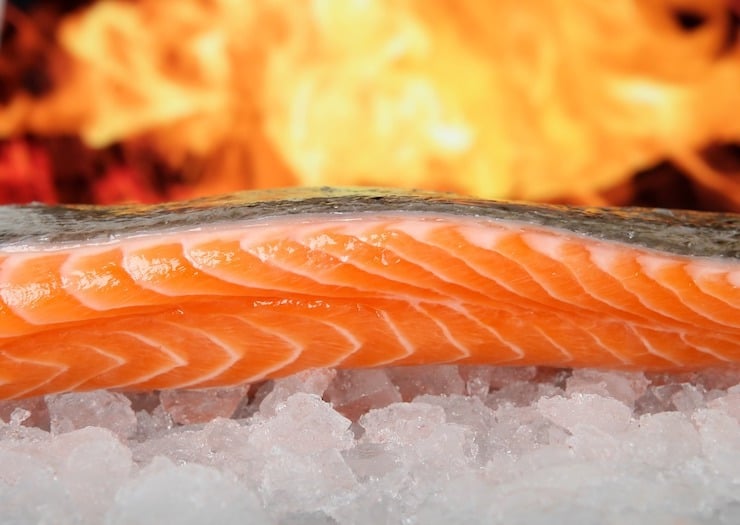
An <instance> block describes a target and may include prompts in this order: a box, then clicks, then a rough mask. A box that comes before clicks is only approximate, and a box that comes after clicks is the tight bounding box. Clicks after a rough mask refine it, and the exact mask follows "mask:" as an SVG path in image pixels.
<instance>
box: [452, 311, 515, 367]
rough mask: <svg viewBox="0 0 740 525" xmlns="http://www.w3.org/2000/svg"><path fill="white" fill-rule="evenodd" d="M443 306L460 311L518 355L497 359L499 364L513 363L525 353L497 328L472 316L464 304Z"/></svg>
mask: <svg viewBox="0 0 740 525" xmlns="http://www.w3.org/2000/svg"><path fill="white" fill-rule="evenodd" d="M445 306H448V307H449V308H452V309H453V310H455V311H456V312H458V313H460V314H461V315H463V316H465V317H467V318H468V319H470V320H471V321H473V322H474V323H475V324H477V325H478V326H480V327H482V328H483V329H484V330H486V331H487V332H489V333H490V334H491V335H493V336H494V337H495V338H496V339H498V340H499V342H500V343H501V344H502V345H504V346H505V347H507V348H509V349H510V350H511V351H512V352H514V353H515V354H516V355H517V356H518V357H515V358H513V359H506V360H504V361H498V363H499V364H502V363H513V362H516V361H519V360H521V359H522V358H524V356H525V355H526V354H525V352H524V350H522V349H521V348H520V347H519V346H517V345H515V344H514V343H512V342H511V341H507V340H506V339H505V338H504V337H503V336H502V335H501V334H500V333H499V332H498V330H496V329H495V328H493V327H492V326H489V325H487V324H485V323H484V322H483V321H481V320H480V319H478V318H477V317H476V316H474V315H473V314H471V313H470V312H469V311H468V310H467V308H465V307H464V306H462V305H445Z"/></svg>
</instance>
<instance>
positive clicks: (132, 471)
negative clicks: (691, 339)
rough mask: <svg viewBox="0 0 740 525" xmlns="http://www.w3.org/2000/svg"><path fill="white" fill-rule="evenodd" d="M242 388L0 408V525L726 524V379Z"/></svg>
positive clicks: (317, 377) (413, 380)
mask: <svg viewBox="0 0 740 525" xmlns="http://www.w3.org/2000/svg"><path fill="white" fill-rule="evenodd" d="M246 391H247V389H244V388H234V389H231V390H224V389H217V390H210V391H201V392H200V395H197V396H194V395H191V394H192V392H188V391H169V392H167V396H166V397H167V402H166V403H163V399H164V397H163V398H162V400H160V399H159V397H158V395H157V393H147V394H126V395H121V394H111V393H109V392H103V391H98V392H88V393H75V394H59V395H53V396H47V397H46V398H34V399H26V400H18V401H6V402H0V418H2V420H3V422H0V458H2V464H3V473H0V508H1V509H2V518H3V520H5V521H8V522H12V523H19V524H24V523H29V524H31V523H40V522H54V523H77V524H82V525H84V524H97V523H106V524H120V523H154V522H162V520H164V521H176V522H178V523H203V522H208V521H209V519H211V518H213V516H217V517H218V520H219V523H227V524H231V523H233V524H237V523H245V522H248V523H258V524H262V523H264V524H267V523H271V524H273V523H321V524H324V523H338V524H345V523H347V524H350V523H351V524H354V523H410V524H415V523H424V524H427V523H432V524H435V523H440V524H442V523H445V524H447V523H451V522H453V523H454V522H461V521H464V522H465V523H481V524H483V523H486V524H490V523H493V524H508V523H534V524H543V525H544V524H549V523H552V520H553V519H554V517H555V518H558V521H564V522H567V523H569V524H573V525H580V524H591V523H595V522H607V523H618V522H621V521H623V520H624V519H629V520H630V522H631V523H676V522H682V523H701V524H720V525H723V524H726V525H730V524H735V523H737V518H738V512H739V511H738V509H740V493H739V492H738V491H737V479H738V477H740V440H739V439H738V435H740V411H738V407H740V369H738V368H733V367H726V368H720V369H714V370H707V371H703V372H695V373H683V374H674V375H670V374H645V373H642V372H617V371H603V370H601V371H600V370H589V369H585V370H574V371H569V370H549V369H534V368H532V367H525V368H499V367H492V366H456V365H439V366H425V367H409V368H380V369H375V370H348V371H343V372H341V373H339V374H336V373H334V372H331V371H327V370H316V371H306V372H303V373H300V374H297V375H294V376H291V377H287V378H284V379H280V380H276V381H271V382H266V383H263V384H258V385H254V386H253V387H252V388H251V389H249V391H250V393H249V394H248V395H247V394H246ZM399 392H401V393H402V395H401V396H399ZM234 395H238V396H242V402H241V403H240V407H239V408H237V409H236V411H235V413H234V414H233V415H232V416H231V418H224V417H223V411H222V410H221V408H220V406H219V403H218V400H219V399H221V398H223V399H224V403H225V404H226V403H228V404H229V406H236V404H235V400H234V397H233V396H234ZM167 407H170V408H167ZM170 409H171V410H173V411H174V410H177V415H178V417H179V420H181V421H182V420H187V419H188V417H189V416H188V414H191V415H193V416H194V415H198V416H203V414H206V415H207V413H208V411H209V410H210V411H212V413H213V414H214V415H213V417H212V419H211V420H210V421H209V420H208V418H207V417H206V418H205V419H201V421H206V422H205V423H199V424H184V425H177V424H173V422H172V421H173V416H171V415H170V413H169V412H168V410H170ZM173 414H174V412H173ZM81 495H84V497H80V496H81Z"/></svg>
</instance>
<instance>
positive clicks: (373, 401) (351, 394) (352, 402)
mask: <svg viewBox="0 0 740 525" xmlns="http://www.w3.org/2000/svg"><path fill="white" fill-rule="evenodd" d="M324 398H325V399H326V400H327V401H329V402H330V403H331V404H332V406H333V407H334V409H335V410H337V411H338V412H339V413H341V414H343V415H344V416H345V417H347V418H349V419H351V420H352V421H356V420H357V419H358V418H359V417H360V416H361V415H362V414H364V413H366V412H367V411H368V410H371V409H373V408H382V407H384V406H388V405H390V404H391V403H397V402H399V401H401V394H400V393H399V392H398V388H397V387H396V386H395V385H394V384H393V383H392V382H391V380H390V379H389V378H388V374H387V373H386V372H385V371H384V370H339V371H338V373H337V375H336V377H335V378H334V380H333V381H332V382H331V384H330V385H329V388H328V389H327V390H326V393H325V394H324Z"/></svg>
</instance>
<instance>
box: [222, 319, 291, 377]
mask: <svg viewBox="0 0 740 525" xmlns="http://www.w3.org/2000/svg"><path fill="white" fill-rule="evenodd" d="M224 317H228V318H231V319H236V320H237V321H239V322H240V323H242V324H245V325H248V326H251V327H252V328H255V329H256V330H257V331H259V332H264V333H266V334H270V335H273V336H275V337H277V338H278V339H281V340H283V341H285V343H286V344H287V345H288V346H289V347H292V348H293V352H292V353H291V354H290V355H289V356H288V358H287V359H285V360H284V361H281V362H279V363H277V364H276V365H274V366H273V367H271V368H268V369H266V370H264V371H263V372H261V373H259V374H257V375H255V376H252V377H250V378H247V379H245V380H244V381H242V383H251V382H254V381H261V380H262V379H264V378H266V377H268V376H269V375H270V374H272V373H274V372H278V371H279V370H282V369H283V368H285V367H286V366H288V365H291V364H293V363H295V362H296V361H297V360H298V358H299V357H300V356H301V354H303V346H302V345H301V344H300V343H298V342H297V341H295V340H294V339H292V338H290V337H288V336H287V335H285V334H284V333H283V332H280V331H278V330H273V329H270V328H265V327H264V326H262V325H259V324H257V323H256V322H254V321H250V320H248V319H246V318H244V317H241V316H239V315H236V314H226V315H224ZM241 359H249V352H248V351H247V352H245V353H244V355H243V356H242V357H241Z"/></svg>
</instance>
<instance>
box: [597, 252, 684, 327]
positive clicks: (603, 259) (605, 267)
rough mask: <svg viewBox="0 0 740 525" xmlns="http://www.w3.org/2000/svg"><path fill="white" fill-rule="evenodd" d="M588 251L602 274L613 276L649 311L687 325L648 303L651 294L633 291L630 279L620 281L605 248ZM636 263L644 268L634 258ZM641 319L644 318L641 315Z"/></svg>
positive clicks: (660, 286) (668, 290) (611, 258)
mask: <svg viewBox="0 0 740 525" xmlns="http://www.w3.org/2000/svg"><path fill="white" fill-rule="evenodd" d="M588 251H589V253H590V254H591V261H592V262H593V263H594V265H596V267H597V268H599V269H600V270H601V271H602V272H604V273H606V274H608V275H610V276H612V278H613V279H614V280H615V281H616V282H618V283H619V284H620V285H622V287H623V288H624V289H625V290H626V291H627V292H629V293H630V294H631V295H632V296H633V297H634V298H635V299H636V300H637V302H639V303H640V304H641V305H643V306H644V307H645V308H647V309H648V310H652V311H654V312H656V313H658V314H660V315H662V316H665V317H667V318H668V319H672V320H674V321H678V322H679V323H686V322H687V321H686V319H683V318H681V317H676V316H675V315H673V314H671V313H670V312H666V311H665V310H664V309H662V308H660V307H658V306H656V305H654V304H650V302H649V301H646V299H647V297H646V296H649V295H650V294H641V293H638V292H636V291H633V290H631V289H630V288H629V286H628V284H629V279H624V280H622V279H618V278H617V277H616V276H615V275H614V274H613V273H612V271H611V269H610V267H609V263H610V262H611V261H612V260H613V257H612V256H611V254H609V253H606V250H605V249H604V248H603V247H596V246H589V247H588ZM634 260H635V262H636V263H637V264H638V265H639V266H640V267H642V265H641V264H640V262H639V261H638V260H637V258H634ZM647 277H648V278H649V279H650V280H651V281H653V282H654V283H655V284H656V285H657V286H658V287H659V288H662V289H664V290H666V291H667V292H668V293H669V294H670V295H673V296H676V293H675V292H674V291H673V290H670V289H668V288H666V287H665V286H663V285H661V284H660V283H659V282H657V281H656V280H655V279H653V278H652V277H650V276H649V275H647ZM676 299H677V300H678V301H680V298H678V297H677V296H676ZM640 317H643V316H642V315H640Z"/></svg>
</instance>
